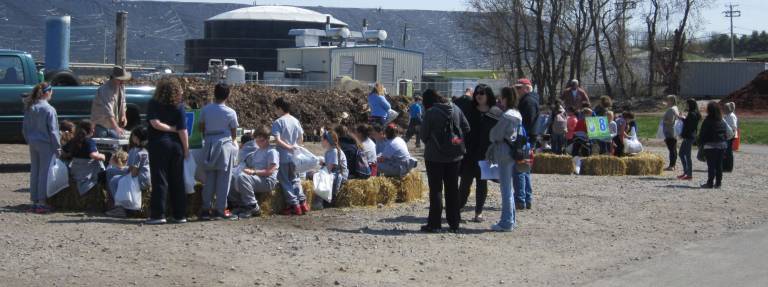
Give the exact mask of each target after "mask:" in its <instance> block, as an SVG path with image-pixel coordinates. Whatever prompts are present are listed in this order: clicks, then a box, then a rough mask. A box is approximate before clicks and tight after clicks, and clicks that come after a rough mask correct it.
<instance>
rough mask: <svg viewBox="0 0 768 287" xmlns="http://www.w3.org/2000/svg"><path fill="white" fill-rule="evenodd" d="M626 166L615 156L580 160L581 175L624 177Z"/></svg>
mask: <svg viewBox="0 0 768 287" xmlns="http://www.w3.org/2000/svg"><path fill="white" fill-rule="evenodd" d="M626 173H627V164H626V163H624V161H623V160H621V158H618V157H615V156H606V155H601V156H590V157H585V158H583V159H582V160H581V172H580V174H582V175H625V174H626Z"/></svg>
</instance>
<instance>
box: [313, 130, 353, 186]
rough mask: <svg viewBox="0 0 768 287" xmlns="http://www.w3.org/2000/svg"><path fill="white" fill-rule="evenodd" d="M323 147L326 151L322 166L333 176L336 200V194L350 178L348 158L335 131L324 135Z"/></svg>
mask: <svg viewBox="0 0 768 287" xmlns="http://www.w3.org/2000/svg"><path fill="white" fill-rule="evenodd" d="M322 146H323V148H324V149H325V155H324V156H323V162H322V164H321V165H322V166H323V167H324V168H326V169H328V171H329V172H330V173H331V174H333V189H332V192H331V194H332V197H334V198H335V197H336V194H337V193H338V192H339V190H340V189H341V185H342V184H343V183H344V182H346V181H347V179H348V178H349V165H347V156H346V155H345V154H344V152H342V151H341V146H339V135H338V134H336V132H335V131H333V130H326V131H325V132H324V133H323V141H322ZM316 198H319V197H316ZM321 200H322V199H321Z"/></svg>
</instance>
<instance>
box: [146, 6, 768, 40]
mask: <svg viewBox="0 0 768 287" xmlns="http://www.w3.org/2000/svg"><path fill="white" fill-rule="evenodd" d="M161 1H169V0H161ZM170 1H181V2H212V3H215V2H218V3H240V4H253V3H254V2H256V3H257V4H258V5H272V4H277V5H295V6H326V7H352V8H379V7H381V8H384V9H419V10H448V11H464V10H466V1H467V0H354V1H352V0H256V1H254V0H219V1H216V0H170ZM710 1H711V2H712V3H711V4H710V5H709V7H708V8H707V9H705V10H703V11H702V17H701V19H702V23H701V27H700V29H699V30H700V31H699V34H709V32H718V33H727V32H728V31H729V29H730V22H729V20H728V18H726V17H724V16H723V11H724V10H726V7H725V6H726V4H728V3H731V2H733V3H735V4H738V5H739V7H737V8H736V9H738V10H741V17H740V18H734V33H736V34H750V33H751V32H752V31H753V30H758V31H762V30H768V21H766V20H764V19H763V17H765V16H764V15H765V12H766V11H768V0H740V1H729V0H710Z"/></svg>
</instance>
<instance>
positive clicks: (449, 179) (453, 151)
mask: <svg viewBox="0 0 768 287" xmlns="http://www.w3.org/2000/svg"><path fill="white" fill-rule="evenodd" d="M423 96H424V107H425V108H426V109H427V112H426V114H425V115H424V122H423V123H422V125H421V138H422V139H424V142H425V143H426V146H425V148H424V160H425V162H426V167H427V182H428V184H429V218H428V219H427V224H426V225H424V226H422V227H421V231H423V232H430V233H432V232H439V231H440V229H441V227H440V225H441V216H440V215H441V213H442V210H443V204H442V200H441V196H442V195H443V189H445V217H446V219H447V220H448V226H449V230H450V231H451V232H458V230H459V222H460V221H461V213H460V210H459V192H458V189H459V186H458V180H459V178H458V177H459V165H460V163H461V159H462V158H463V156H464V150H463V149H462V146H463V141H464V139H466V136H465V135H466V134H468V133H469V131H470V128H469V123H468V122H467V119H466V118H465V117H464V114H463V113H462V112H461V110H459V108H458V107H457V106H456V105H454V104H452V103H451V102H450V101H448V99H447V98H445V97H443V96H441V95H440V94H438V93H437V92H436V91H434V90H432V89H428V90H426V91H424V93H423Z"/></svg>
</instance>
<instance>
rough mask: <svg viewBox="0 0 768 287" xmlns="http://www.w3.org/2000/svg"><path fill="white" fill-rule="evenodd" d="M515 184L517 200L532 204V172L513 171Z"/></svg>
mask: <svg viewBox="0 0 768 287" xmlns="http://www.w3.org/2000/svg"><path fill="white" fill-rule="evenodd" d="M512 175H513V176H512V177H513V180H514V181H513V183H514V186H515V201H517V202H520V203H523V204H531V200H532V198H531V197H532V194H533V189H531V173H530V172H513V173H512Z"/></svg>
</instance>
